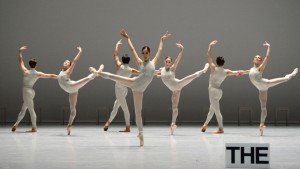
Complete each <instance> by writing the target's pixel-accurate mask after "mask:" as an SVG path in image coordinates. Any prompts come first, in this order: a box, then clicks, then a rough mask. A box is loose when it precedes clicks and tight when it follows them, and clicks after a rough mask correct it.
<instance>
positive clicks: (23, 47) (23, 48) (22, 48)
mask: <svg viewBox="0 0 300 169" xmlns="http://www.w3.org/2000/svg"><path fill="white" fill-rule="evenodd" d="M26 49H27V46H22V47H20V49H19V50H20V51H22V50H26Z"/></svg>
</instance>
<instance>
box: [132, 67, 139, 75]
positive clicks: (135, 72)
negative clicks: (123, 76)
mask: <svg viewBox="0 0 300 169" xmlns="http://www.w3.org/2000/svg"><path fill="white" fill-rule="evenodd" d="M131 73H132V74H134V75H139V74H140V71H138V70H137V69H134V68H132V69H131Z"/></svg>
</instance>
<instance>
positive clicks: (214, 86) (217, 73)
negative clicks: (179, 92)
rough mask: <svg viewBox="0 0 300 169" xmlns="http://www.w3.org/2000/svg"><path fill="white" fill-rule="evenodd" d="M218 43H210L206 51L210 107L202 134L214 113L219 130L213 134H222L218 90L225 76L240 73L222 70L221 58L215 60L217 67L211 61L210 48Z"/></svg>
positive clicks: (220, 90)
mask: <svg viewBox="0 0 300 169" xmlns="http://www.w3.org/2000/svg"><path fill="white" fill-rule="evenodd" d="M217 43H218V41H217V40H214V41H212V42H211V43H210V44H209V46H208V51H207V60H208V64H209V67H210V78H209V86H208V94H209V101H210V107H209V112H208V114H207V118H206V121H205V123H204V124H203V127H202V129H201V131H202V132H205V131H206V128H207V126H208V123H209V121H210V120H211V118H212V116H213V115H214V113H215V114H216V117H217V121H218V124H219V129H218V130H217V131H214V132H213V133H215V134H221V133H224V128H223V117H222V115H221V112H220V105H219V101H220V99H221V98H222V94H223V92H222V89H221V88H220V86H221V84H222V82H223V81H224V80H225V78H226V77H227V76H232V75H236V76H237V75H239V74H240V71H232V70H229V69H224V68H223V65H224V63H225V60H224V58H223V57H221V56H218V57H217V59H216V62H217V66H216V65H215V64H214V63H213V61H212V47H213V46H214V45H216V44H217Z"/></svg>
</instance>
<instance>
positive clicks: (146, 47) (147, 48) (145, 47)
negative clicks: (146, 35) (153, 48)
mask: <svg viewBox="0 0 300 169" xmlns="http://www.w3.org/2000/svg"><path fill="white" fill-rule="evenodd" d="M144 49H146V50H147V51H148V52H149V53H150V47H149V46H144V47H143V48H142V51H143V50H144Z"/></svg>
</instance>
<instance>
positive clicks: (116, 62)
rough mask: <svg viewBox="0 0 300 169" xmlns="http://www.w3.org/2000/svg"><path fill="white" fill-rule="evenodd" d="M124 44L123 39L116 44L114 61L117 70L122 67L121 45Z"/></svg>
mask: <svg viewBox="0 0 300 169" xmlns="http://www.w3.org/2000/svg"><path fill="white" fill-rule="evenodd" d="M121 44H122V39H120V40H119V41H118V42H117V43H116V47H115V51H114V60H115V65H116V68H117V70H118V69H119V68H120V66H121V65H122V63H121V61H120V59H119V45H121Z"/></svg>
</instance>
